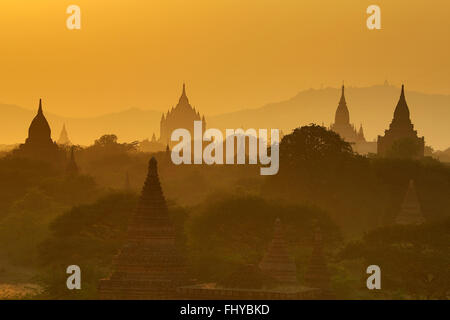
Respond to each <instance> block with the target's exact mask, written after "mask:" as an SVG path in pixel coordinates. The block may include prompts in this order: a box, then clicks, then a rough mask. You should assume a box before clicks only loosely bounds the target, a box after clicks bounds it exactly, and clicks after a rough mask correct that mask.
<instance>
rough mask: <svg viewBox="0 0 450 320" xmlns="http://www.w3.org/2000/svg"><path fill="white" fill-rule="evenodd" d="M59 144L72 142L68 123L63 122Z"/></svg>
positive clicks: (68, 144)
mask: <svg viewBox="0 0 450 320" xmlns="http://www.w3.org/2000/svg"><path fill="white" fill-rule="evenodd" d="M57 143H58V144H61V145H67V146H70V145H71V144H72V142H71V141H70V139H69V135H68V134H67V130H66V124H63V127H62V130H61V133H60V134H59V139H58V142H57Z"/></svg>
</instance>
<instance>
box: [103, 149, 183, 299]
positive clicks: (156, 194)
mask: <svg viewBox="0 0 450 320" xmlns="http://www.w3.org/2000/svg"><path fill="white" fill-rule="evenodd" d="M185 279H186V269H185V264H184V260H183V258H182V255H181V252H180V251H179V248H178V247H177V245H176V244H175V231H174V227H173V224H172V222H171V220H170V218H169V214H168V209H167V204H166V200H165V198H164V195H163V192H162V189H161V185H160V182H159V177H158V172H157V163H156V159H155V158H154V157H152V158H151V159H150V162H149V167H148V175H147V178H146V180H145V183H144V187H143V188H142V192H141V197H140V199H139V204H138V206H137V208H136V211H135V213H134V216H133V218H132V219H131V222H130V225H129V228H128V234H127V239H126V243H125V245H124V246H123V248H122V250H121V251H120V252H119V254H118V255H117V256H116V257H115V259H114V261H113V272H112V274H111V276H110V277H109V278H108V279H104V280H101V281H100V284H99V293H100V298H102V299H174V298H176V288H177V287H178V286H179V285H182V284H184V283H185Z"/></svg>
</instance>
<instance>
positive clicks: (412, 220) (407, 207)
mask: <svg viewBox="0 0 450 320" xmlns="http://www.w3.org/2000/svg"><path fill="white" fill-rule="evenodd" d="M424 221H425V219H424V217H423V215H422V210H421V209H420V203H419V199H418V197H417V193H416V188H415V186H414V180H412V179H411V180H409V185H408V190H407V191H406V195H405V199H404V200H403V203H402V207H401V210H400V213H399V215H398V216H397V218H396V220H395V222H396V223H397V224H421V223H423V222H424Z"/></svg>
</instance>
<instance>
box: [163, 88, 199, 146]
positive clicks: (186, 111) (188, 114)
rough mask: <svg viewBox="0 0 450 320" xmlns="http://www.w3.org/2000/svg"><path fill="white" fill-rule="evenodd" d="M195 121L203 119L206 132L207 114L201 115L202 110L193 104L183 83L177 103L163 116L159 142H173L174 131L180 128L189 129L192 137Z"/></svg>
mask: <svg viewBox="0 0 450 320" xmlns="http://www.w3.org/2000/svg"><path fill="white" fill-rule="evenodd" d="M194 121H202V126H203V132H204V131H205V128H206V120H205V116H201V115H200V112H199V111H197V110H195V108H194V107H192V106H191V104H190V103H189V99H188V97H187V94H186V85H185V84H184V83H183V91H182V93H181V96H180V99H179V100H178V103H177V105H176V106H175V107H174V108H172V109H171V110H170V111H167V114H166V115H164V114H163V115H162V116H161V122H160V136H159V143H161V144H164V145H165V144H168V143H169V144H171V143H172V142H171V139H170V137H171V135H172V132H173V131H174V130H175V129H180V128H184V129H187V130H189V131H190V133H191V137H193V136H194ZM203 132H202V134H203ZM171 146H172V145H171Z"/></svg>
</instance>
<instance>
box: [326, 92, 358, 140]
mask: <svg viewBox="0 0 450 320" xmlns="http://www.w3.org/2000/svg"><path fill="white" fill-rule="evenodd" d="M344 91H345V88H344V86H342V91H341V99H340V100H339V104H338V107H337V109H336V113H335V116H334V123H333V124H332V125H331V127H330V129H331V130H333V131H334V132H336V133H338V134H339V135H340V136H341V138H342V139H344V140H345V141H347V142H356V141H357V140H358V134H357V132H356V130H355V127H354V126H353V125H352V124H350V112H349V111H348V108H347V102H346V101H345V92H344Z"/></svg>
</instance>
